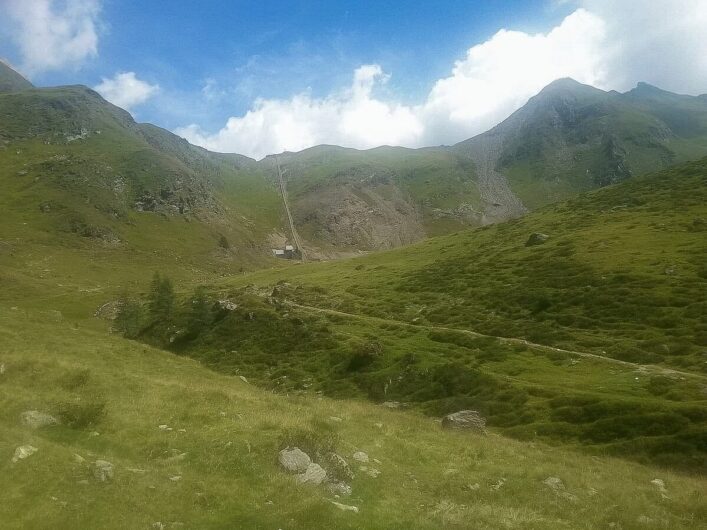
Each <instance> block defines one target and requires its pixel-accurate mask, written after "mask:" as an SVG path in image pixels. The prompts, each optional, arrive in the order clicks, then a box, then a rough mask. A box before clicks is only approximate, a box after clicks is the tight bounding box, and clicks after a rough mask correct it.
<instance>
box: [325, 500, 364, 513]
mask: <svg viewBox="0 0 707 530" xmlns="http://www.w3.org/2000/svg"><path fill="white" fill-rule="evenodd" d="M329 502H331V503H332V504H333V505H334V506H336V507H337V508H338V509H339V510H342V511H344V512H353V513H358V508H357V507H356V506H349V505H348V504H341V503H340V502H336V501H329Z"/></svg>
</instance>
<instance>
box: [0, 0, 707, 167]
mask: <svg viewBox="0 0 707 530" xmlns="http://www.w3.org/2000/svg"><path fill="white" fill-rule="evenodd" d="M615 4H616V3H614V2H611V1H609V0H525V1H522V0H506V1H502V0H496V1H473V0H467V1H462V0H452V1H425V2H415V1H411V0H408V1H393V0H377V1H375V0H358V1H354V0H350V1H336V0H329V1H323V0H318V1H304V0H300V1H275V0H264V1H263V0H261V1H257V2H255V1H243V0H241V1H230V2H223V1H216V0H201V1H199V2H194V1H186V0H171V1H169V2H149V1H144V0H143V1H142V2H138V1H134V0H0V10H6V11H7V14H9V16H8V17H2V18H3V19H4V20H5V23H4V24H3V23H2V22H1V21H0V57H4V58H5V59H7V60H8V61H9V62H10V63H11V64H13V65H16V66H17V67H18V68H19V69H20V70H21V71H23V73H25V74H26V75H28V76H29V77H30V78H31V80H32V81H33V82H34V83H35V84H38V85H40V86H51V85H59V84H75V83H81V84H85V85H88V86H91V87H98V88H99V91H100V92H101V93H102V94H103V95H104V96H105V97H107V99H109V100H112V101H114V102H116V103H117V104H121V106H125V107H129V110H130V111H131V112H132V113H133V115H135V116H136V118H137V119H139V120H140V121H150V122H153V123H156V124H158V125H160V126H163V127H165V128H168V129H170V130H175V131H177V132H178V133H180V134H182V135H184V136H186V137H187V138H188V139H190V140H191V141H194V142H195V143H200V144H202V145H205V146H207V147H211V148H214V149H218V150H237V149H240V151H241V152H245V153H246V154H250V155H252V156H263V154H265V153H266V152H271V151H273V150H275V151H276V150H281V149H298V148H302V147H306V146H308V144H310V143H318V142H325V141H328V140H331V143H343V144H349V145H351V146H354V147H370V146H372V145H371V144H372V142H376V141H380V142H384V143H398V144H402V145H410V146H418V145H427V144H430V143H432V144H434V143H449V142H452V141H459V140H461V139H464V138H465V137H466V136H465V135H471V134H473V133H476V132H480V131H481V130H483V129H484V128H485V127H488V126H490V125H493V124H494V123H495V122H497V121H498V120H500V119H502V118H503V117H505V116H506V115H508V114H509V113H510V112H512V111H513V110H514V109H515V108H517V107H518V106H519V105H521V104H522V103H524V101H526V100H527V98H528V97H529V96H531V95H532V94H533V93H535V92H536V91H537V90H538V89H539V88H541V87H542V86H544V84H547V82H549V81H551V80H552V79H553V78H554V77H555V76H558V77H562V76H565V75H571V76H572V77H575V78H578V79H579V80H580V81H583V82H588V83H590V84H594V85H596V86H600V87H601V88H607V89H608V88H617V89H627V88H630V86H632V84H635V82H636V81H639V80H648V81H651V82H654V83H656V84H660V85H662V86H666V84H670V83H672V85H673V86H666V88H669V89H673V90H677V91H684V92H691V93H692V92H697V93H699V92H707V86H704V85H706V84H707V77H706V76H705V72H704V70H706V69H707V67H705V65H704V63H703V62H701V61H700V60H699V57H698V55H697V53H699V52H701V51H706V52H707V50H705V47H704V46H703V45H697V46H696V48H697V50H696V51H695V49H694V48H695V44H694V42H693V40H694V41H695V42H699V41H704V40H705V39H703V38H702V37H701V35H704V34H705V33H707V15H705V10H706V9H705V4H706V3H705V2H702V1H701V0H654V1H653V2H651V3H650V5H651V7H649V8H645V2H643V3H642V2H640V1H638V0H624V2H623V3H622V7H616V6H615ZM676 4H679V6H680V8H681V9H680V11H683V15H681V16H679V17H678V19H679V20H678V21H677V23H678V26H679V27H678V28H676V29H677V30H679V32H678V33H677V34H678V35H681V36H680V37H679V38H678V39H677V40H675V38H673V39H668V40H667V41H666V39H665V37H664V36H662V37H661V35H662V34H663V33H665V32H664V31H663V30H664V29H665V28H664V27H662V26H661V25H662V24H664V17H665V15H666V14H670V15H671V16H672V17H673V18H675V15H674V12H675V7H676ZM637 6H641V11H642V14H641V15H639V16H636V7H637ZM636 23H641V26H640V32H641V40H642V41H644V43H643V48H640V46H637V44H636V43H637V42H639V40H638V39H636V40H634V41H631V40H630V39H627V38H626V37H625V35H623V33H625V32H630V31H631V30H632V29H633V28H635V27H636V26H635V24H636ZM680 24H681V25H680ZM637 29H638V28H637ZM506 30H512V32H511V33H507V32H506V33H504V31H506ZM701 30H704V32H701ZM651 31H653V32H654V34H655V35H656V40H655V42H651V41H650V36H651ZM499 32H501V34H499ZM612 32H613V33H612ZM38 36H39V38H38ZM646 37H649V38H648V44H646V42H645V41H646V40H647V39H646ZM661 39H663V40H661ZM649 45H651V46H652V49H653V51H651V46H649ZM688 46H692V47H693V50H692V52H691V53H693V54H694V55H695V57H698V59H697V63H696V64H695V63H694V62H693V63H692V67H691V70H692V71H691V72H688V70H689V69H688V68H687V67H685V68H682V69H680V68H679V65H678V67H677V69H676V66H675V57H676V56H679V54H680V53H681V52H682V51H683V50H684V49H685V48H687V47H688ZM655 49H661V50H662V51H661V53H662V54H663V55H664V57H663V56H660V54H659V56H658V57H657V59H651V60H650V61H648V60H647V59H646V58H647V57H648V55H649V53H648V52H649V51H651V54H653V55H655V54H654V51H655ZM472 50H475V51H472ZM567 50H571V53H572V54H574V55H572V56H570V55H568V52H567ZM705 55H707V53H706V54H705ZM637 58H638V60H637ZM685 59H687V57H686V58H685ZM685 62H686V63H687V61H685ZM536 63H537V64H536ZM455 64H456V65H457V66H456V68H455ZM498 65H507V68H506V69H505V70H503V69H502V68H501V66H498ZM628 65H638V66H636V68H633V67H630V68H629V67H627V66H628ZM639 66H641V67H642V68H643V71H641V69H640V68H639ZM632 68H633V70H635V71H632ZM694 70H696V72H695V71H694ZM121 74H122V75H121ZM126 74H128V75H126ZM651 75H652V76H653V77H654V78H653V79H651V78H650V77H651ZM516 85H517V87H518V88H517V89H513V87H514V86H516ZM509 87H510V88H509ZM700 87H702V88H703V90H700ZM467 95H468V100H467ZM474 101H477V102H478V103H477V104H476V106H474V103H473V102H474ZM484 109H488V111H487V112H485V113H484ZM249 111H250V113H251V115H250V117H247V116H246V115H247V113H248V112H249ZM352 116H353V117H352ZM356 116H358V118H357V119H355V117H356ZM337 122H340V123H343V124H344V125H338V124H337ZM369 129H370V130H369ZM379 132H380V134H378V133H379ZM255 137H257V141H255V140H253V138H255Z"/></svg>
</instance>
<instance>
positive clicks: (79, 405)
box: [52, 397, 106, 429]
mask: <svg viewBox="0 0 707 530" xmlns="http://www.w3.org/2000/svg"><path fill="white" fill-rule="evenodd" d="M105 409H106V403H105V401H104V400H103V399H101V398H98V397H93V398H89V399H83V400H82V399H81V398H76V399H74V400H71V401H58V402H56V403H54V405H53V407H52V411H53V412H54V414H55V415H56V416H58V417H59V419H61V422H62V423H63V424H64V425H67V426H69V427H71V428H74V429H85V428H87V427H92V426H94V425H96V424H98V423H99V422H100V421H101V420H102V419H103V417H104V416H105V413H106V411H105Z"/></svg>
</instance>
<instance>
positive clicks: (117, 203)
mask: <svg viewBox="0 0 707 530" xmlns="http://www.w3.org/2000/svg"><path fill="white" fill-rule="evenodd" d="M0 116H1V118H2V121H1V122H0V123H2V127H1V128H0V140H1V141H0V184H1V185H2V187H3V194H2V196H1V197H0V208H2V211H3V223H2V224H1V225H0V241H2V247H3V250H4V252H3V256H2V257H3V258H4V260H3V262H4V264H5V265H6V266H8V267H10V268H12V269H13V270H14V271H15V272H14V273H15V274H17V275H23V276H27V277H28V278H29V279H31V278H37V277H42V276H46V277H52V276H54V277H56V278H61V279H63V280H67V279H69V278H71V277H72V274H74V273H78V271H79V270H80V269H81V267H86V268H87V270H84V271H82V272H80V273H78V275H80V276H82V277H83V278H82V279H89V278H90V279H91V280H94V281H95V282H96V283H99V282H101V281H102V280H103V279H105V280H107V281H106V282H105V283H111V281H112V280H115V279H116V278H121V277H123V278H129V277H131V276H133V274H134V273H133V272H132V271H133V270H134V269H133V267H134V266H135V264H136V263H137V264H141V266H142V267H155V268H170V267H171V264H172V263H175V262H176V263H177V264H179V265H180V267H178V268H177V269H178V270H179V271H192V272H186V274H181V276H190V275H191V276H198V275H199V274H201V273H200V272H194V271H211V272H212V273H213V272H218V273H224V274H225V273H236V272H238V271H239V270H243V269H249V268H250V269H252V268H256V267H260V266H262V265H263V264H267V263H268V262H269V257H268V255H269V250H268V249H267V244H266V242H265V239H266V235H267V234H268V233H269V232H270V231H271V230H273V229H274V228H275V227H277V226H279V221H280V220H279V208H280V203H279V198H278V195H277V192H276V190H275V188H274V187H273V186H271V185H269V184H268V182H267V181H266V180H265V179H264V178H263V176H262V174H261V173H260V172H259V171H258V170H257V169H252V167H251V165H250V164H251V163H252V162H253V161H250V160H248V159H245V158H244V157H237V156H235V155H233V156H228V155H214V154H210V153H208V152H206V151H204V150H201V149H199V148H195V147H193V146H190V145H189V144H187V143H186V142H185V141H184V140H181V139H177V137H175V136H174V135H171V134H170V133H167V132H166V131H163V130H161V129H159V128H157V127H153V126H149V125H140V126H138V125H137V124H135V123H134V122H133V121H132V119H131V118H130V116H129V115H128V114H127V113H125V112H124V111H122V110H120V109H118V108H116V107H113V106H112V105H110V104H108V103H106V102H105V101H103V100H102V99H100V97H99V96H98V95H97V94H95V93H93V92H92V91H90V90H88V89H86V88H84V87H62V88H57V89H32V90H24V91H22V92H17V93H10V94H0ZM99 131H100V132H99ZM82 133H84V137H83V138H77V139H74V140H71V139H70V137H71V136H72V135H74V136H76V135H80V134H82ZM67 136H69V138H67ZM144 194H149V195H150V196H153V197H158V198H159V197H168V199H167V200H168V201H171V203H172V204H173V205H177V204H182V203H181V202H179V201H181V200H182V199H183V200H184V201H185V202H184V204H185V205H188V209H187V210H186V211H185V213H184V214H175V213H174V211H173V210H174V208H172V210H169V209H168V208H165V211H155V212H138V211H136V210H135V208H134V204H135V202H136V201H137V200H138V199H140V198H141V197H142V196H143V195H144ZM222 236H223V237H225V238H226V240H227V241H228V243H229V244H230V247H231V248H230V249H224V248H221V246H220V240H221V237H222ZM178 274H179V273H178ZM118 283H120V282H118ZM89 288H90V287H89Z"/></svg>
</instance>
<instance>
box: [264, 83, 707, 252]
mask: <svg viewBox="0 0 707 530" xmlns="http://www.w3.org/2000/svg"><path fill="white" fill-rule="evenodd" d="M706 102H707V100H705V98H704V97H691V96H680V95H676V94H671V93H669V92H665V91H661V90H659V89H656V88H654V87H649V86H648V85H646V84H644V83H642V84H639V85H638V87H637V88H636V89H634V90H632V91H629V92H627V93H625V94H619V93H617V92H605V91H602V90H599V89H596V88H593V87H590V86H587V85H582V84H580V83H577V82H576V81H574V80H572V79H560V80H558V81H555V82H553V83H551V84H550V85H549V86H547V87H546V88H545V89H543V90H542V91H541V92H540V93H539V94H538V95H537V96H535V97H533V98H531V99H530V101H528V103H527V104H526V105H524V106H523V107H522V108H520V109H519V110H518V111H516V112H515V113H514V114H513V115H511V116H510V117H509V118H508V119H506V120H504V121H503V122H502V123H500V124H499V125H498V126H496V127H494V128H493V129H491V130H490V131H488V132H486V133H483V134H481V135H479V136H476V137H474V138H471V139H469V140H466V141H464V142H461V143H459V144H457V145H455V146H452V147H448V148H447V147H438V148H427V149H416V150H413V149H403V148H391V147H380V148H377V149H372V150H368V151H356V150H352V149H343V148H337V147H332V146H320V147H316V148H313V149H308V150H305V151H303V152H301V153H286V154H284V155H280V157H279V158H280V162H281V164H282V166H283V167H285V168H286V170H287V171H289V173H287V175H286V177H287V182H288V186H289V187H290V195H291V198H292V202H293V205H292V210H293V212H294V217H295V221H296V224H297V226H299V227H301V231H302V236H303V238H304V240H305V242H306V243H307V244H308V245H309V246H311V247H312V248H313V249H322V248H329V249H330V250H332V251H336V250H337V249H338V250H342V249H344V250H346V249H348V250H352V251H355V250H375V249H386V248H392V247H396V246H400V245H401V244H406V243H410V242H412V241H415V240H419V239H422V238H424V237H427V236H433V235H439V234H443V233H448V232H452V231H455V230H459V229H462V228H464V227H468V226H479V225H485V224H490V223H495V222H499V221H504V220H507V219H511V218H515V217H518V216H521V215H523V214H525V213H527V212H528V211H529V210H533V209H536V208H538V207H541V206H544V205H546V204H549V203H552V202H556V201H558V200H562V199H566V198H569V197H572V196H574V195H576V194H577V193H580V192H582V191H588V190H591V189H595V188H598V187H602V186H606V185H608V184H613V183H616V182H620V181H623V180H625V179H628V178H630V177H632V176H637V175H642V174H645V173H647V172H650V171H654V170H655V169H656V168H664V167H669V166H670V165H672V164H675V163H679V162H682V161H686V160H691V159H696V158H699V157H701V156H705V155H707V104H706ZM267 160H268V159H266V161H264V162H263V163H267ZM334 254H335V252H334Z"/></svg>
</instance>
